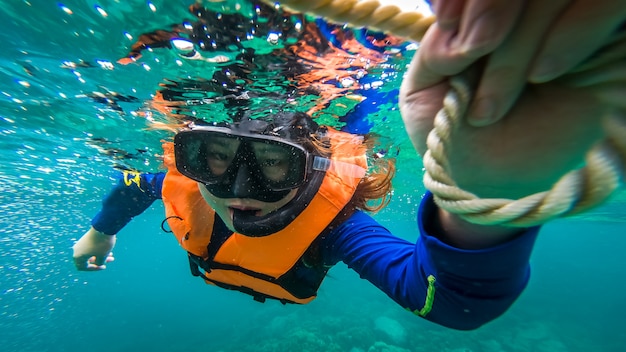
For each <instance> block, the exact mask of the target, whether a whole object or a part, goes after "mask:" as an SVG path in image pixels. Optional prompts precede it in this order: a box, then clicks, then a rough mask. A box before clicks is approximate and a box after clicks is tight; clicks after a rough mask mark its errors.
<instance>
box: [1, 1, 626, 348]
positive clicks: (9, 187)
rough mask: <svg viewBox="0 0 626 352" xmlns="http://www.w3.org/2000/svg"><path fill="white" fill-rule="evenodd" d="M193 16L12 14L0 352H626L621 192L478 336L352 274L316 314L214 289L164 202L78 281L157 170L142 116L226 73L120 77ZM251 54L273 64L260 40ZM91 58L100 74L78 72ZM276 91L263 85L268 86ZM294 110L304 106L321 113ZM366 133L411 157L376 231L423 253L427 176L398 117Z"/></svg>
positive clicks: (549, 231) (194, 69)
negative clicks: (121, 192) (116, 204)
mask: <svg viewBox="0 0 626 352" xmlns="http://www.w3.org/2000/svg"><path fill="white" fill-rule="evenodd" d="M190 2H191V1H189V2H187V1H165V0H163V1H153V2H145V1H113V0H111V1H101V2H99V3H96V2H95V1H93V0H86V1H81V0H72V1H67V2H64V3H63V5H64V7H62V6H60V5H59V4H58V3H56V2H51V1H43V0H31V1H21V0H20V1H17V0H15V1H8V0H4V1H2V7H3V11H2V12H1V13H0V23H2V26H3V27H2V28H3V31H2V33H1V34H0V36H1V41H2V43H3V47H2V49H1V50H0V93H1V94H0V148H1V151H2V152H1V153H0V163H1V165H2V168H1V169H0V209H1V211H0V231H1V234H2V236H0V249H1V253H2V259H1V262H0V268H1V269H2V276H3V277H2V279H0V307H1V308H0V346H1V347H0V349H1V350H2V351H90V352H99V351H191V350H193V351H352V352H357V351H372V352H373V351H448V352H462V351H463V352H467V351H486V352H496V351H520V352H521V351H542V352H543V351H545V352H562V351H624V350H625V349H626V319H625V318H624V315H625V313H626V302H625V300H624V296H625V294H626V264H624V263H623V253H624V250H626V239H625V238H624V235H625V234H626V212H625V209H626V195H625V192H624V191H622V192H621V193H619V194H617V195H616V196H615V197H614V198H613V199H612V200H611V201H610V202H608V203H607V204H605V205H604V206H602V207H601V208H599V209H596V210H594V211H592V212H590V213H587V214H584V215H582V216H579V217H576V218H571V219H564V220H559V221H555V222H554V223H551V224H549V225H548V226H546V227H545V229H544V230H543V232H542V234H541V236H540V238H539V241H538V243H537V246H536V250H535V252H534V254H533V257H532V267H533V274H532V279H531V282H530V285H529V287H528V288H527V290H526V291H525V292H524V294H523V295H522V296H521V297H520V299H519V300H518V302H516V304H515V305H514V306H513V307H512V308H511V309H510V310H509V311H508V312H507V313H506V314H505V315H504V316H502V317H501V318H499V319H497V320H496V321H494V322H492V323H490V324H488V325H486V326H484V327H483V328H481V329H479V330H476V331H472V332H458V331H452V330H448V329H444V328H441V327H439V326H436V325H434V324H432V323H429V322H426V321H423V320H420V319H418V318H416V317H414V316H413V315H412V314H409V313H407V312H406V311H404V310H403V309H401V308H400V307H399V306H397V305H396V304H395V303H393V302H392V301H390V300H389V299H388V298H387V297H386V296H385V295H384V294H382V293H380V292H379V291H378V290H377V289H375V288H374V287H373V286H372V285H370V284H369V283H368V282H366V281H363V280H360V279H359V278H358V275H356V274H355V273H354V272H352V271H350V270H349V269H347V268H346V267H345V266H343V265H338V266H337V267H335V268H333V269H332V270H331V272H330V277H328V278H327V279H326V280H325V282H324V284H323V285H322V288H321V290H320V292H319V297H318V298H317V299H316V300H315V301H314V302H312V303H311V304H309V305H305V306H294V305H290V306H283V305H281V304H279V303H275V302H268V303H265V304H260V303H257V302H254V301H253V300H252V299H250V298H249V297H248V296H245V295H241V294H238V293H233V292H228V291H224V290H221V289H217V288H214V287H209V286H207V285H205V284H203V283H202V282H201V281H200V280H198V279H196V278H194V277H192V276H191V275H189V274H188V264H187V261H186V258H185V256H184V253H182V252H181V250H180V249H179V248H178V246H177V244H176V242H175V240H174V239H173V238H172V237H171V236H170V235H168V234H165V233H163V232H162V231H161V230H160V227H159V224H160V222H161V220H162V219H163V209H162V208H163V207H162V205H161V204H157V203H155V204H154V205H153V206H152V208H151V209H149V210H148V211H147V212H146V213H144V214H143V215H142V216H140V217H138V218H136V219H135V220H134V221H133V222H131V223H130V224H129V225H128V226H127V227H126V228H124V229H123V230H122V231H121V232H120V234H119V239H118V244H117V246H116V248H115V252H114V254H115V257H116V261H115V262H114V263H111V264H110V265H109V268H108V269H107V270H105V271H103V272H97V273H82V272H80V273H79V272H77V271H75V270H74V267H73V264H72V261H71V246H72V244H73V242H74V241H75V240H76V239H77V238H78V237H80V236H81V235H82V234H83V233H84V231H85V230H86V229H87V227H88V224H89V220H90V218H91V217H92V216H93V215H94V214H95V212H96V211H97V210H98V209H99V206H100V200H101V197H102V196H103V195H104V194H105V193H106V192H107V190H108V189H109V188H110V187H111V185H112V182H113V180H112V175H113V169H114V167H132V168H138V169H141V170H145V171H150V170H151V171H154V170H157V169H158V168H159V165H160V162H159V159H158V156H159V153H160V140H161V139H163V138H167V136H168V134H167V133H166V132H163V131H155V130H150V129H147V127H148V126H149V123H148V122H147V121H146V119H145V118H144V117H142V116H143V115H146V114H150V113H152V114H153V116H154V118H155V119H157V120H158V118H159V117H158V112H156V111H153V110H152V109H151V108H150V107H149V106H147V105H146V104H145V102H147V101H149V100H150V99H151V98H152V96H153V94H154V93H155V91H156V90H157V89H158V88H159V83H161V82H163V81H164V79H172V80H182V79H185V78H189V79H198V78H208V77H210V72H212V71H211V70H213V69H214V66H212V65H210V64H206V63H204V64H201V63H197V62H189V61H181V62H180V63H179V62H177V60H178V57H177V56H176V55H175V54H173V53H172V52H171V51H169V50H166V49H161V50H154V51H153V52H151V53H146V55H145V56H144V57H143V58H142V59H141V60H139V63H138V64H131V65H127V66H122V65H119V64H117V63H115V61H116V60H117V59H119V58H120V57H122V56H123V55H125V53H126V52H127V50H128V48H129V46H130V45H131V44H132V42H133V41H134V40H135V39H136V37H137V36H138V35H139V34H141V33H143V32H146V31H150V30H154V29H157V28H164V27H167V26H168V25H169V24H171V23H180V22H181V21H182V20H183V19H184V18H189V17H190V16H189V15H188V14H187V12H186V8H187V6H188V5H189V3H190ZM150 4H153V6H154V8H155V10H154V11H153V10H152V9H151V7H150ZM96 5H97V6H98V7H99V8H101V9H103V11H105V13H106V14H107V16H104V15H103V14H102V13H101V12H99V11H98V10H97V8H96ZM65 9H69V10H65ZM70 10H71V11H70ZM69 12H71V14H70V13H69ZM126 34H128V35H129V36H131V37H132V39H129V38H128V37H127V35H126ZM253 44H254V45H256V46H258V48H259V49H264V47H263V45H264V43H263V42H254V43H253ZM265 49H267V48H265ZM409 56H410V53H409V54H407V55H406V56H405V57H403V58H391V59H389V60H388V61H387V62H385V64H384V65H381V66H379V67H374V68H371V70H370V72H371V73H370V75H373V76H376V75H378V77H379V78H380V81H381V82H383V86H382V88H380V89H385V90H387V91H389V92H392V91H393V90H394V89H395V88H397V86H398V84H399V79H400V77H401V71H402V69H403V68H404V67H405V65H406V64H407V62H408V59H409ZM80 60H84V61H85V62H89V63H90V64H92V65H93V66H94V67H76V68H72V67H71V65H70V64H69V63H68V62H74V63H79V62H80ZM111 67H112V68H113V69H110V68H111ZM395 71H400V73H398V74H390V73H389V72H395ZM266 78H267V77H263V79H266ZM270 78H271V77H270ZM263 79H261V80H260V82H261V83H259V85H260V86H261V88H267V87H262V84H263V83H265V82H266V81H264V80H263ZM267 79H268V81H267V82H269V78H267ZM93 92H99V93H101V94H105V93H107V92H117V93H120V94H123V95H125V96H133V97H136V98H137V100H136V101H130V102H126V103H124V102H122V103H120V104H119V105H120V107H121V111H118V110H115V109H112V108H111V106H107V105H106V104H101V103H98V102H95V101H94V100H93V99H91V98H89V97H88V95H89V94H91V93H93ZM298 99H299V100H298V103H299V104H300V105H299V106H305V105H306V104H308V103H309V102H308V100H306V97H303V98H298ZM341 99H343V100H340V102H341V103H342V105H332V106H330V107H328V108H326V109H323V111H321V112H320V113H318V115H317V116H319V118H320V119H323V120H324V121H327V122H329V123H336V124H338V125H340V123H339V122H338V120H337V117H341V115H342V114H343V113H344V110H342V109H343V107H344V106H346V105H348V108H349V104H350V102H351V101H352V100H350V99H345V98H341ZM212 108H213V107H212ZM348 108H345V109H348ZM206 109H207V107H206V106H195V107H192V108H190V109H189V110H187V111H186V113H189V114H193V113H194V112H195V113H203V112H206V111H207V110H206ZM137 112H141V113H143V115H142V114H139V113H137ZM151 116H152V115H151ZM368 119H370V121H369V122H370V123H371V124H374V125H375V127H374V130H375V131H378V132H381V133H384V134H385V135H386V136H387V137H389V143H392V145H393V146H394V147H395V148H399V150H400V154H399V155H398V160H399V162H398V176H397V179H396V183H395V192H394V198H393V200H392V203H391V204H390V206H389V207H388V208H387V209H385V210H384V211H382V212H381V213H379V214H378V215H377V219H379V221H381V223H383V224H385V225H386V226H388V227H389V228H390V229H391V230H392V231H393V232H394V233H396V234H397V235H398V236H401V237H404V238H408V239H412V240H413V239H415V237H416V232H415V231H416V228H415V224H414V218H415V206H416V205H417V204H418V202H419V199H420V195H421V194H422V193H423V192H424V189H423V188H422V187H421V186H417V185H421V182H419V180H415V176H412V175H415V174H416V173H420V172H421V171H420V170H421V162H420V160H419V158H417V157H416V156H415V155H414V153H413V152H412V150H411V147H410V145H409V143H408V142H407V139H406V138H405V136H404V135H403V129H402V126H401V123H400V119H399V115H398V112H397V111H396V110H395V108H394V106H393V104H388V106H384V107H383V108H382V109H381V112H380V113H377V114H374V115H372V116H368ZM416 187H417V189H415V188H416Z"/></svg>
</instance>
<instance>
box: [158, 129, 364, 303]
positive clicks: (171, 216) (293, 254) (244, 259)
mask: <svg viewBox="0 0 626 352" xmlns="http://www.w3.org/2000/svg"><path fill="white" fill-rule="evenodd" d="M328 136H329V137H330V141H331V142H330V143H331V157H330V159H331V166H330V168H329V169H328V170H327V171H326V173H325V175H324V177H323V180H322V183H321V185H320V188H319V190H318V192H317V193H316V194H315V196H314V197H313V199H312V201H311V202H310V204H309V206H308V207H306V208H305V209H304V210H303V211H302V212H300V213H299V214H294V215H295V218H294V220H293V221H292V222H291V223H290V224H289V225H287V226H286V227H285V228H284V229H282V230H280V231H278V232H276V233H273V234H270V235H268V236H263V237H249V236H245V235H242V234H239V233H233V232H232V231H229V232H228V233H229V235H228V236H227V238H225V240H224V239H220V240H219V241H218V240H216V241H215V242H219V243H211V240H212V239H215V238H214V226H215V224H216V221H220V219H216V215H215V211H214V210H213V209H212V208H211V207H210V206H209V205H208V204H207V202H206V201H205V200H204V198H203V197H202V195H201V194H200V191H199V189H198V187H199V186H200V187H201V185H199V184H198V183H197V182H196V181H193V180H191V179H189V178H187V177H185V176H183V175H181V174H180V173H179V172H178V170H177V169H176V163H175V160H174V145H173V144H172V143H165V144H163V149H164V163H165V165H166V166H167V168H168V172H167V175H166V176H165V179H164V181H163V190H162V197H163V202H164V204H165V213H166V217H167V218H166V219H167V222H168V225H169V227H170V229H171V230H172V232H173V233H174V235H175V236H176V238H177V239H178V242H179V243H180V245H181V246H182V247H183V248H184V249H185V250H186V251H187V252H188V255H189V257H190V263H192V273H193V274H194V275H198V276H202V277H203V278H204V279H205V281H206V282H207V283H210V284H215V285H217V286H220V287H224V288H229V289H235V290H239V291H242V292H245V293H248V294H250V295H252V296H254V297H255V299H257V300H260V301H264V300H265V298H276V299H278V300H280V301H282V302H283V303H286V302H289V303H301V304H303V303H308V302H310V301H311V300H313V299H314V298H315V296H316V293H317V289H318V287H319V285H320V284H321V282H322V280H323V278H324V276H325V274H326V271H327V268H325V269H323V270H321V271H320V269H319V268H316V269H315V270H317V272H318V277H317V278H316V279H315V280H314V281H315V282H314V283H313V285H312V286H313V288H312V289H309V290H304V292H303V290H301V289H298V287H297V285H298V282H297V281H298V280H294V278H296V277H295V276H292V275H293V270H294V267H300V268H301V269H302V267H304V266H306V265H307V263H303V260H302V257H303V255H304V254H305V252H306V251H307V250H308V249H309V248H310V247H311V245H312V243H313V242H314V241H315V239H316V238H318V236H319V235H320V234H322V233H323V232H324V230H325V229H326V228H327V227H328V226H329V224H331V222H332V221H333V219H335V218H336V217H337V215H338V214H340V212H341V210H342V209H343V208H344V207H345V206H346V205H347V204H348V202H349V201H350V199H351V198H352V196H353V194H354V192H355V190H356V187H357V185H358V184H359V182H360V180H361V178H362V177H363V176H364V173H365V170H366V169H367V160H366V154H365V153H366V147H365V146H364V145H363V143H362V140H361V139H360V137H356V136H354V135H351V134H348V133H344V132H339V131H336V130H333V129H330V128H329V129H328ZM303 187H306V185H305V186H303ZM211 245H213V248H212V246H211ZM216 246H218V247H216ZM194 264H198V265H199V266H200V267H201V268H202V269H204V272H200V270H199V269H198V267H195V268H194ZM305 269H306V268H305ZM286 282H289V284H288V283H286ZM294 285H295V286H294Z"/></svg>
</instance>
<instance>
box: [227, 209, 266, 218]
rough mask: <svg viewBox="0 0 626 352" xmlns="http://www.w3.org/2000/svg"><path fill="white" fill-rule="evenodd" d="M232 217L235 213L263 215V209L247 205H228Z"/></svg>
mask: <svg viewBox="0 0 626 352" xmlns="http://www.w3.org/2000/svg"><path fill="white" fill-rule="evenodd" d="M228 211H229V213H230V218H231V219H232V218H233V217H234V215H235V214H238V215H244V216H245V215H247V216H261V215H262V210H261V209H259V208H253V207H246V206H230V207H228Z"/></svg>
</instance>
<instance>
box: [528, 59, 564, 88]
mask: <svg viewBox="0 0 626 352" xmlns="http://www.w3.org/2000/svg"><path fill="white" fill-rule="evenodd" d="M557 67H558V66H557V64H556V61H555V60H554V59H541V60H540V61H539V63H537V64H536V65H534V67H533V68H532V69H531V71H530V75H528V80H529V81H531V82H533V83H545V82H547V81H549V80H551V79H553V78H554V75H555V72H557Z"/></svg>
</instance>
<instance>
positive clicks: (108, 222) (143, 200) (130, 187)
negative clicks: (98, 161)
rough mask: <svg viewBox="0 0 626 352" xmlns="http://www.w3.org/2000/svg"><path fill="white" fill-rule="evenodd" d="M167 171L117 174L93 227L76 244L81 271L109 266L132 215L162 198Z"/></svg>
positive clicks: (76, 263)
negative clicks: (116, 243) (114, 183)
mask: <svg viewBox="0 0 626 352" xmlns="http://www.w3.org/2000/svg"><path fill="white" fill-rule="evenodd" d="M164 178H165V173H162V172H161V173H156V174H150V173H131V172H123V173H120V174H119V175H118V182H117V184H116V185H115V187H114V188H113V189H112V190H111V192H109V194H108V195H107V196H106V197H105V198H104V200H103V201H102V208H101V209H100V211H99V212H98V213H97V214H96V216H95V217H94V218H93V219H92V220H91V227H90V228H89V230H87V232H86V233H85V234H84V235H83V236H82V237H81V238H80V239H79V240H78V241H77V242H76V244H74V247H73V257H74V265H75V266H76V268H77V269H78V270H81V271H95V270H102V269H106V266H105V263H108V262H111V261H113V260H114V258H113V256H112V255H111V250H112V249H113V247H114V246H115V242H116V236H115V234H116V233H118V232H119V231H120V230H121V229H122V228H123V227H124V226H126V224H128V223H129V222H130V221H131V220H132V219H133V217H135V216H137V215H139V214H141V213H143V212H144V211H145V210H146V209H148V207H150V205H151V204H152V203H153V202H154V201H155V200H156V199H161V188H162V186H163V179H164Z"/></svg>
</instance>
